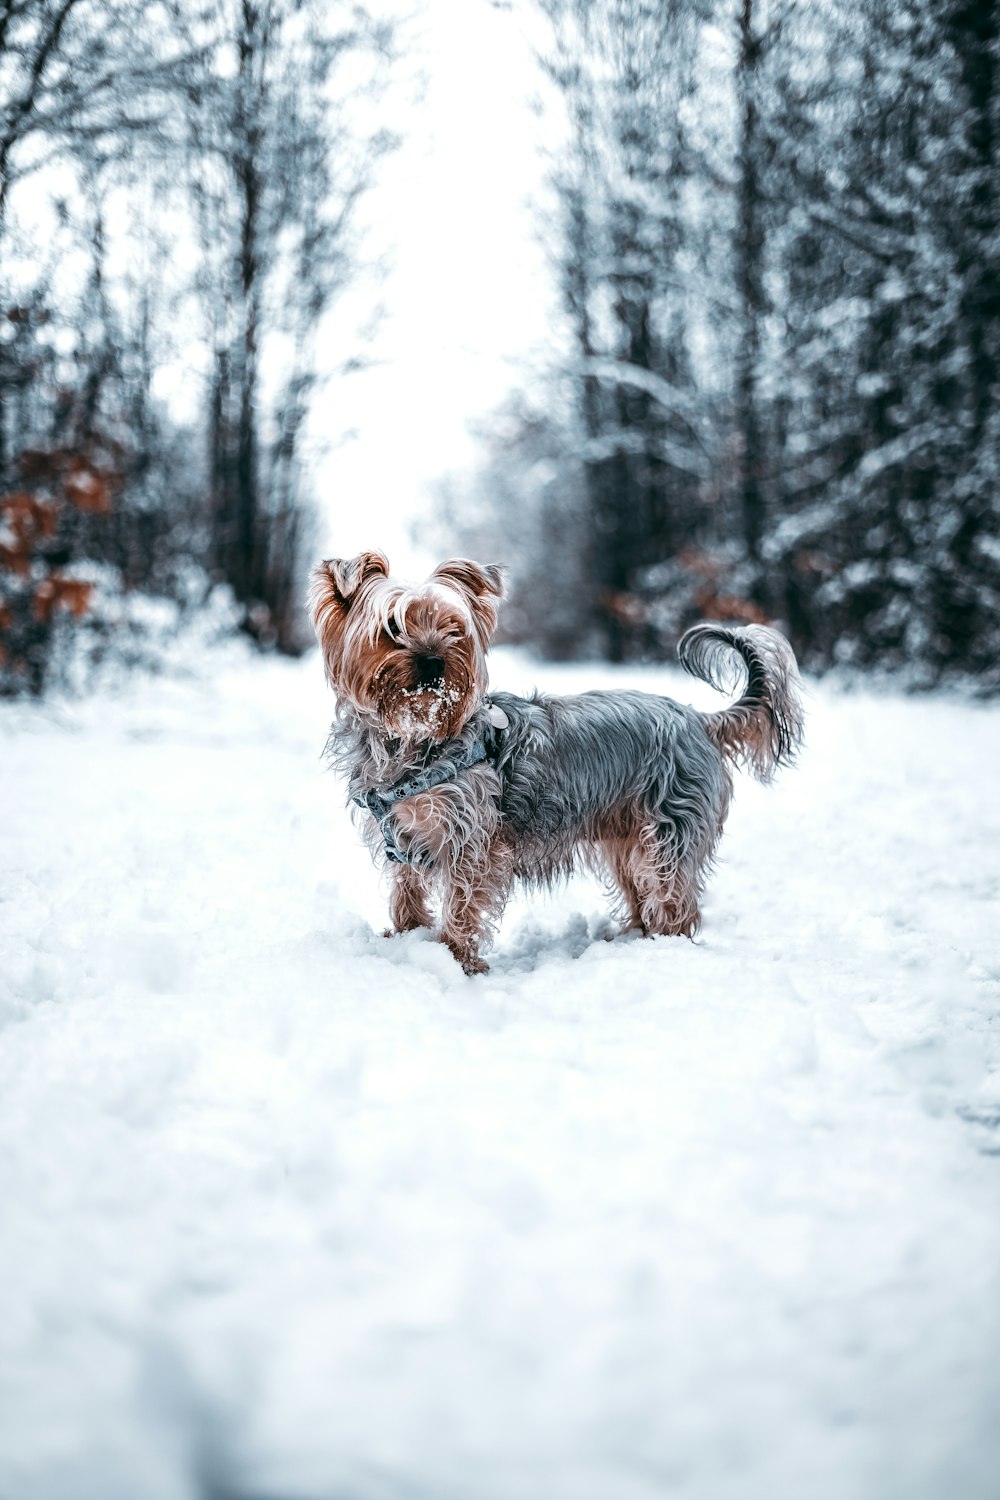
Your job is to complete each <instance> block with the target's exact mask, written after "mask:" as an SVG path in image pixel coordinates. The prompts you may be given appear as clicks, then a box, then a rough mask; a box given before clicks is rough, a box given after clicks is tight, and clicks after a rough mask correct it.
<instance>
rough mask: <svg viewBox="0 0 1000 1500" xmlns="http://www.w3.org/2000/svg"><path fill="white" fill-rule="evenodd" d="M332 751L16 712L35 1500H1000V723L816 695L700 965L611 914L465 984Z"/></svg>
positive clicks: (529, 917)
mask: <svg viewBox="0 0 1000 1500" xmlns="http://www.w3.org/2000/svg"><path fill="white" fill-rule="evenodd" d="M495 676H496V680H497V681H498V683H500V684H502V685H504V686H513V687H517V686H520V685H522V684H523V682H524V679H525V677H526V676H528V677H531V678H534V677H536V676H537V677H538V678H539V679H542V678H543V677H544V679H545V683H546V685H551V686H556V687H559V686H571V685H574V686H575V685H580V684H582V683H583V682H584V681H586V682H587V683H588V684H589V685H598V684H599V683H602V682H604V681H609V680H615V681H619V682H624V681H626V680H627V681H628V682H629V683H630V684H631V685H635V684H637V683H638V684H639V685H644V686H647V687H649V688H652V689H654V690H663V691H671V692H674V693H676V694H678V695H682V696H684V697H685V698H689V699H690V698H693V699H695V701H699V700H700V701H702V702H704V701H707V697H710V696H711V695H707V696H706V695H702V694H701V689H700V688H699V686H698V685H696V684H692V683H691V682H689V681H686V680H683V679H681V678H679V677H678V676H676V675H675V674H671V673H662V672H661V673H654V672H644V673H643V672H639V673H630V674H624V673H620V674H618V675H617V677H614V678H613V676H612V674H611V673H609V672H608V671H607V670H606V669H597V668H594V669H590V670H588V671H584V670H583V669H579V670H574V671H562V672H558V673H556V672H550V671H546V672H544V673H543V672H541V671H537V672H536V671H534V670H533V669H529V668H527V667H526V666H525V664H524V663H522V662H520V661H519V660H518V659H517V658H513V657H508V658H504V659H502V660H501V662H500V664H499V667H498V669H497V672H496V674H495ZM328 707H329V706H328V703H327V700H326V697H325V694H324V690H323V688H322V684H321V680H320V674H319V669H318V666H317V664H316V662H315V660H313V661H310V662H308V663H305V664H303V665H302V666H299V667H289V666H284V665H282V664H279V663H271V664H265V665H259V666H257V667H256V668H250V667H243V666H238V665H237V666H233V665H232V664H231V663H230V664H229V665H228V666H227V667H225V669H224V670H221V671H220V672H218V673H217V674H215V675H212V674H209V675H208V676H206V677H205V679H204V680H203V681H200V682H198V681H193V682H186V683H180V682H176V681H169V680H162V681H160V682H154V683H147V684H146V685H145V686H143V687H141V688H136V689H134V690H133V691H131V692H130V693H128V694H126V695H125V696H124V697H121V698H119V699H111V698H107V697H105V698H102V699H100V700H91V701H90V702H88V703H86V704H82V705H77V706H68V705H62V706H60V707H51V706H48V707H46V706H42V707H38V706H25V705H19V706H12V705H6V706H0V735H2V736H3V750H2V754H3V768H4V773H5V774H4V777H3V782H2V786H0V827H2V829H3V851H4V860H3V867H2V872H0V1022H3V1023H4V1029H3V1033H2V1044H0V1204H2V1210H0V1214H2V1217H0V1286H2V1287H3V1288H4V1293H5V1298H4V1300H5V1311H4V1316H3V1318H2V1319H0V1495H3V1496H4V1497H8V1496H9V1497H11V1500H15V1497H16V1500H139V1497H141V1500H195V1497H205V1500H208V1497H213V1500H221V1497H223V1496H225V1497H227V1500H237V1497H246V1500H251V1497H253V1500H265V1497H267V1500H397V1497H399V1500H402V1497H414V1500H416V1497H420V1500H520V1497H527V1500H653V1497H661V1496H667V1495H669V1496H680V1497H683V1500H728V1497H754V1500H756V1497H760V1500H801V1497H803V1496H806V1495H808V1496H809V1497H810V1500H825V1497H829V1500H846V1497H850V1500H895V1497H899V1500H903V1497H906V1500H941V1497H944V1496H946V1495H947V1496H953V1495H954V1496H962V1497H963V1500H992V1497H994V1496H995V1495H996V1493H997V1475H998V1473H1000V1359H998V1354H1000V1212H998V1208H1000V1156H998V1152H1000V1132H998V1130H997V1124H998V1122H1000V1067H998V1062H1000V1058H998V1052H1000V1048H998V1043H997V1031H998V1027H997V1014H998V1005H997V991H998V982H1000V935H998V925H997V923H996V920H995V915H996V913H995V901H996V897H997V893H998V890H1000V807H998V799H997V797H996V795H995V786H994V776H995V769H994V768H995V760H996V754H995V747H996V736H997V729H998V727H1000V711H998V710H997V709H996V708H988V707H985V706H982V705H973V704H963V703H961V702H958V701H954V700H935V699H924V700H910V701H907V700H903V699H896V698H892V697H888V696H886V697H879V698H876V697H874V696H870V697H869V696H864V695H861V694H859V695H854V696H842V697H838V696H835V695H833V694H832V693H830V692H828V691H826V690H822V691H821V690H817V691H816V693H815V695H814V699H813V702H812V705H811V714H810V724H809V743H808V747H807V750H806V752H805V755H804V757H803V761H802V765H801V767H800V768H799V769H798V770H796V771H794V772H792V773H788V774H786V775H785V776H784V777H783V778H782V779H781V781H780V782H779V783H778V784H777V785H776V786H775V787H773V788H771V789H769V790H766V791H765V790H762V789H760V788H757V787H755V786H752V785H750V784H749V783H742V784H741V786H740V790H739V795H738V798H737V803H736V807H735V809H734V812H733V815H732V818H731V820H730V825H729V832H728V836H727V838H726V840H725V843H724V846H723V855H722V861H721V863H720V867H719V870H718V872H717V874H716V877H715V879H714V882H713V884H712V888H711V892H710V896H709V900H708V903H707V913H706V924H705V931H704V934H703V938H702V940H701V941H700V942H699V943H698V944H697V945H692V944H688V943H685V942H680V941H676V940H669V939H663V940H657V941H652V942H642V941H620V942H615V943H607V942H605V941H603V938H604V936H605V933H606V930H607V923H606V919H605V917H604V903H603V899H602V896H601V893H600V891H599V890H598V889H597V888H596V887H595V886H593V885H591V884H588V883H586V882H583V881H581V882H579V883H577V884H574V885H573V886H572V887H571V888H570V889H569V890H568V891H566V892H563V893H560V894H559V895H558V896H557V897H554V898H552V899H551V900H548V901H545V902H536V903H534V904H532V905H528V904H526V903H525V902H523V901H521V902H518V903H517V904H516V905H515V906H514V907H512V909H511V911H510V912H509V914H508V917H507V919H506V922H505V925H504V927H503V930H502V933H501V937H500V941H499V943H498V945H497V949H496V952H495V955H494V969H493V973H492V974H491V975H490V976H489V977H488V978H486V979H474V980H470V979H466V978H465V977H464V976H463V975H462V973H461V972H460V970H459V969H458V968H457V966H456V965H455V964H454V963H453V961H452V959H451V958H450V956H449V955H448V954H447V953H446V952H445V951H444V950H443V949H441V948H440V947H438V946H436V945H433V944H431V943H429V942H427V941H426V940H425V939H424V938H423V937H422V936H419V935H414V936H410V937H406V938H402V939H394V940H393V941H391V942H387V941H385V940H383V939H382V938H381V937H379V936H376V933H377V932H378V931H379V930H380V929H381V926H382V925H383V923H384V901H383V897H382V895H381V893H380V892H379V889H378V886H377V880H376V877H375V875H374V873H373V871H372V869H371V866H370V864H369V862H368V859H367V855H366V854H365V853H364V851H363V850H361V849H360V847H359V846H358V842H357V839H356V837H355V835H354V834H353V832H352V830H351V829H350V825H349V823H348V820H347V816H346V813H344V811H343V808H342V803H343V798H342V793H341V789H340V788H339V787H338V786H337V784H336V783H335V782H334V781H333V780H332V779H331V778H330V777H329V776H327V775H326V774H325V773H324V772H323V770H322V767H321V763H320V760H319V751H320V749H321V746H322V741H323V737H324V732H325V724H326V720H327V717H328Z"/></svg>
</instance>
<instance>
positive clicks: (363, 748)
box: [311, 552, 802, 974]
mask: <svg viewBox="0 0 1000 1500" xmlns="http://www.w3.org/2000/svg"><path fill="white" fill-rule="evenodd" d="M502 592H503V587H502V580H501V574H500V571H499V569H497V568H489V567H480V566H479V565H478V564H477V563H473V562H468V561H465V560H456V561H452V562H447V563H442V565H441V566H440V567H439V568H437V569H436V570H435V572H434V573H432V574H431V577H430V578H429V579H428V580H427V582H426V583H424V584H422V585H419V586H416V587H412V586H406V585H404V584H401V583H398V582H396V581H395V580H393V579H391V578H390V577H389V565H388V562H387V561H386V558H385V557H384V555H383V554H382V553H381V552H363V553H361V555H360V556H359V557H356V558H352V559H350V560H349V561H328V562H324V563H322V564H321V565H320V566H319V567H318V568H317V569H316V572H315V574H314V578H313V591H312V601H311V602H312V614H313V620H314V623H315V626H316V632H317V635H318V637H319V641H320V645H321V647H322V650H323V657H324V661H325V665H326V673H327V678H328V681H329V682H330V685H331V687H332V688H333V690H334V692H335V693H336V695H337V710H336V719H335V721H334V725H333V729H332V731H331V734H330V740H329V746H328V748H329V753H330V756H331V758H332V760H333V761H334V763H335V764H336V765H337V766H338V767H339V768H340V769H341V770H342V771H343V772H344V773H345V774H346V775H347V777H348V781H349V790H350V796H351V798H352V800H358V799H362V800H363V798H364V796H365V794H366V793H370V792H372V791H383V790H385V789H387V788H389V787H391V786H392V785H393V784H394V783H396V782H397V781H399V780H400V779H401V778H402V777H404V776H409V775H411V774H414V773H418V772H419V771H420V770H421V768H423V767H425V766H426V765H427V763H428V759H429V757H433V756H434V755H435V754H436V753H437V747H439V746H442V745H444V744H445V742H454V743H449V744H448V751H449V753H450V752H451V751H452V750H453V749H456V750H460V749H461V748H462V747H463V746H465V745H467V744H470V743H472V742H474V741H477V740H482V739H485V740H486V742H487V743H488V744H489V746H490V748H491V754H490V757H489V759H488V761H486V762H484V763H481V764H479V765H475V766H471V767H470V768H469V769H467V770H464V771H461V772H460V773H459V774H458V775H457V776H456V777H455V778H454V779H453V780H450V781H447V782H445V783H444V784H442V785H440V786H435V787H433V788H432V789H431V790H428V791H426V792H420V793H418V794H417V795H414V796H410V797H407V798H406V799H405V800H404V801H401V802H398V803H397V804H396V806H395V807H394V808H393V809H392V812H391V817H392V834H393V839H394V842H395V845H396V846H397V848H398V849H399V850H401V851H403V852H404V854H405V856H406V858H407V860H408V861H409V863H404V864H396V865H393V866H391V867H390V868H391V870H392V893H391V897H390V914H391V917H392V922H393V929H394V930H395V931H397V932H408V931H411V930H412V929H414V928H417V927H434V926H435V925H436V926H437V931H438V936H439V937H440V939H441V941H442V942H444V943H446V944H447V945H448V947H449V948H450V949H451V951H452V953H454V955H455V957H456V958H457V959H458V961H459V962H460V963H461V964H462V966H463V968H464V969H465V970H466V972H467V973H470V974H472V973H483V972H485V970H486V964H485V962H484V960H483V957H482V953H483V950H484V949H485V948H486V947H487V946H488V944H489V941H490V939H491V937H492V934H493V932H494V930H495V928H496V925H497V923H498V922H499V920H500V916H501V914H502V912H503V909H504V906H505V904H506V901H507V897H508V895H509V893H510V888H511V885H512V882H513V881H514V879H515V878H516V879H519V880H522V881H525V882H527V883H528V884H529V885H534V886H544V885H549V884H551V883H552V882H553V881H555V880H557V879H558V878H560V877H562V876H566V875H569V874H570V873H571V872H572V871H573V870H574V869H577V868H580V867H581V866H584V867H587V868H590V869H593V870H596V871H598V872H599V873H600V874H601V875H603V876H604V877H605V878H606V879H607V880H608V882H609V884H610V885H611V886H612V888H613V889H614V890H615V891H616V892H617V895H618V898H619V906H620V915H621V918H622V921H623V925H624V928H625V930H626V931H635V932H640V933H643V934H645V935H652V934H658V933H665V934H672V935H675V936H683V937H692V936H693V935H694V934H695V933H696V932H697V930H698V927H699V924H700V921H701V914H700V911H699V900H700V897H701V893H702V890H703V887H704V881H705V876H706V873H707V871H708V869H709V868H710V865H711V860H712V856H713V853H714V851H715V847H716V844H717V842H718V839H719V835H720V833H721V832H722V826H723V823H724V822H725V819H726V814H727V812H728V810H729V801H730V797H731V795H732V767H733V766H734V765H739V764H742V765H745V766H747V767H748V768H749V769H750V770H751V771H752V772H753V774H754V775H755V776H757V777H758V779H759V780H761V781H768V780H770V778H771V776H772V775H773V774H774V771H775V770H776V768H777V767H778V766H780V765H784V764H786V763H787V762H788V761H790V760H791V759H792V758H793V756H794V753H795V750H796V748H797V747H798V744H799V742H800V739H801V733H802V709H801V704H800V701H799V696H798V675H797V672H796V668H795V660H794V657H793V656H792V653H791V650H790V648H789V646H788V644H787V642H786V641H785V640H784V639H783V637H782V636H780V635H778V634H777V632H776V631H773V630H769V629H767V628H765V627H764V626H761V625H749V626H745V627H742V628H741V627H736V626H723V625H696V626H694V627H693V629H691V630H689V631H688V632H687V634H686V635H685V636H684V638H683V640H682V641H681V643H680V647H679V654H680V659H681V661H682V663H683V664H684V666H685V667H686V668H687V670H688V671H690V672H691V673H693V675H694V676H696V677H700V678H702V679H703V680H705V681H707V682H711V683H712V684H713V685H715V686H718V687H722V686H723V685H724V682H725V680H726V679H725V674H726V672H727V670H728V671H730V672H731V671H733V670H735V671H737V672H742V674H743V675H744V676H745V679H746V682H745V687H744V690H743V693H742V695H741V697H740V698H739V699H738V701H737V702H736V703H734V704H733V705H732V706H731V707H730V708H726V709H723V710H721V711H719V712H717V713H700V712H698V711H697V710H695V709H693V708H688V707H685V706H684V705H683V704H679V703H674V702H673V701H672V700H671V699H670V698H661V697H656V696H654V695H652V694H649V693H639V692H593V693H580V694H577V695H575V696H573V697H553V696H551V695H548V694H541V693H535V694H534V695H533V696H532V697H531V698H519V697H515V696H514V695H513V694H510V693H494V694H492V695H491V696H490V698H489V699H487V697H486V693H487V685H488V679H487V667H486V651H487V648H488V646H489V643H490V640H491V639H492V636H493V632H494V630H495V629H496V623H497V610H498V606H499V602H500V599H501V596H502ZM491 707H492V708H493V709H494V710H495V709H500V710H502V713H503V715H504V716H506V719H507V724H506V726H505V727H503V728H501V729H499V730H497V729H495V728H494V727H493V724H492V723H491V713H490V711H491ZM361 817H362V819H363V823H362V827H363V831H364V834H365V837H366V839H367V841H368V843H369V846H370V848H371V850H372V854H373V856H374V857H375V858H376V859H380V858H381V857H382V856H383V855H384V852H385V846H384V842H383V836H382V833H381V832H380V829H379V825H378V823H377V822H376V821H375V819H374V818H373V817H371V816H369V815H368V814H367V813H366V812H362V813H361Z"/></svg>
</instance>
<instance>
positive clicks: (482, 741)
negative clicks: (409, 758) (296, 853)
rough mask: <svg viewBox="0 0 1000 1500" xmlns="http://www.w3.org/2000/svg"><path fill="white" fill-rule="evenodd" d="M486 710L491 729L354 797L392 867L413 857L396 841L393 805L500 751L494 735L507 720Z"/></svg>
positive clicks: (491, 706) (499, 712) (449, 744)
mask: <svg viewBox="0 0 1000 1500" xmlns="http://www.w3.org/2000/svg"><path fill="white" fill-rule="evenodd" d="M486 708H487V711H488V713H489V720H490V727H489V728H488V729H486V730H484V731H483V733H482V734H481V735H480V736H479V738H478V739H474V740H471V741H469V742H468V743H465V744H463V743H461V742H460V741H458V740H446V741H445V743H444V744H443V745H442V746H441V747H440V748H439V749H438V751H437V754H436V755H435V756H434V759H433V760H431V761H430V762H429V764H427V765H426V766H424V768H423V770H421V771H416V772H414V773H413V774H412V775H410V776H404V777H402V779H401V780H399V781H396V782H394V783H393V785H392V786H390V787H386V788H385V789H384V790H383V791H379V790H378V789H377V788H373V789H372V790H371V791H370V792H361V793H359V794H358V796H356V797H355V798H354V802H355V803H356V804H357V806H358V807H364V808H366V809H367V810H368V812H370V813H371V815H372V817H373V818H374V819H375V821H376V823H377V824H378V826H379V832H380V833H381V835H382V838H383V839H384V841H385V857H386V859H388V860H391V861H392V863H393V864H397V865H410V864H412V863H413V856H412V855H411V854H407V853H406V852H405V850H403V849H401V848H400V847H399V845H398V844H397V842H396V834H395V830H394V829H393V826H392V817H391V813H392V810H393V808H394V807H395V806H396V804H397V803H398V802H405V801H406V799H407V798H408V797H417V796H419V795H420V793H421V792H429V791H431V790H432V788H434V787H436V786H442V785H443V784H444V782H446V781H454V779H455V777H456V776H459V775H460V774H461V773H462V772H463V771H468V770H469V769H470V768H471V767H472V766H478V765H480V764H481V763H482V762H483V761H484V760H488V761H491V762H494V761H495V759H496V755H497V751H498V749H499V745H498V742H497V733H498V731H499V730H501V729H506V728H507V727H508V725H509V723H510V720H509V719H508V718H507V715H506V714H505V713H504V711H503V709H502V708H497V707H496V705H495V704H487V705H486Z"/></svg>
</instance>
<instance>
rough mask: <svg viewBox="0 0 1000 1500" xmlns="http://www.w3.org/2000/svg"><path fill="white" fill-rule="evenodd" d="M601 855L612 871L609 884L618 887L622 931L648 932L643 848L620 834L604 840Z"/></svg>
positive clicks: (633, 840)
mask: <svg viewBox="0 0 1000 1500" xmlns="http://www.w3.org/2000/svg"><path fill="white" fill-rule="evenodd" d="M601 853H602V854H603V856H604V859H605V862H606V864H607V867H608V870H609V872H610V877H611V878H610V881H609V885H610V886H617V888H618V899H617V908H618V910H617V912H616V915H617V916H618V917H619V919H620V920H621V924H622V931H623V932H645V930H646V929H645V926H644V924H643V920H642V898H641V896H640V895H639V885H638V869H637V866H638V864H639V863H641V859H642V847H641V845H640V844H639V843H638V841H637V840H635V839H627V838H625V837H623V836H621V835H618V836H616V837H611V838H606V839H602V840H601ZM612 894H614V892H613V891H612Z"/></svg>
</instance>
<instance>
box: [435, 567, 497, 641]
mask: <svg viewBox="0 0 1000 1500" xmlns="http://www.w3.org/2000/svg"><path fill="white" fill-rule="evenodd" d="M431 578H432V579H434V578H439V579H440V580H441V582H442V583H450V584H451V586H452V588H457V589H458V590H459V592H460V593H462V594H464V595H465V597H466V599H467V600H468V601H469V608H470V609H471V611H472V620H473V624H474V625H475V627H476V633H477V634H478V636H479V640H480V644H481V645H482V647H483V650H484V651H485V649H486V647H487V646H488V645H489V643H490V641H491V640H492V639H493V633H494V631H495V630H496V628H497V616H498V614H499V612H500V600H501V599H502V598H503V596H504V572H503V569H502V568H498V567H495V566H494V565H493V564H488V565H487V566H486V567H483V566H482V565H481V564H480V563H475V562H470V561H469V559H468V558H466V557H453V558H451V559H449V561H448V562H443V563H442V564H441V566H440V567H439V568H435V569H434V572H433V573H432V574H431Z"/></svg>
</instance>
